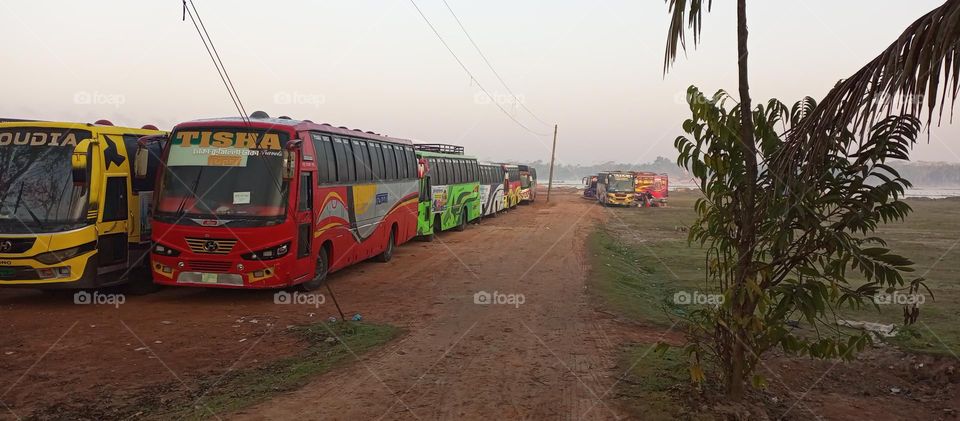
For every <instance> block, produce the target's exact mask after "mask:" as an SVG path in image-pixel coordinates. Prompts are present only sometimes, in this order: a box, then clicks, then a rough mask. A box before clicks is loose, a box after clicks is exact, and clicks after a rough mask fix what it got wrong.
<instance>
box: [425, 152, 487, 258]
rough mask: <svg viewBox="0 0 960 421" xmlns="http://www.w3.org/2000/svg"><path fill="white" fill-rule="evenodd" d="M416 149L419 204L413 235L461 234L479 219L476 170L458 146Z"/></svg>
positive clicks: (480, 206) (478, 182)
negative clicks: (415, 232) (454, 232)
mask: <svg viewBox="0 0 960 421" xmlns="http://www.w3.org/2000/svg"><path fill="white" fill-rule="evenodd" d="M415 146H416V153H417V163H418V168H419V170H418V176H419V178H420V204H419V218H418V222H417V235H419V236H422V237H424V238H426V239H428V240H433V236H434V235H435V234H437V233H439V232H441V231H446V230H449V229H452V228H455V229H456V230H457V231H463V230H465V229H466V228H467V223H469V222H471V221H474V220H476V219H478V218H480V216H481V213H482V212H483V210H482V205H483V204H482V202H481V200H480V167H479V165H478V164H477V159H476V158H471V157H468V156H464V155H463V147H462V146H453V145H439V144H420V145H415Z"/></svg>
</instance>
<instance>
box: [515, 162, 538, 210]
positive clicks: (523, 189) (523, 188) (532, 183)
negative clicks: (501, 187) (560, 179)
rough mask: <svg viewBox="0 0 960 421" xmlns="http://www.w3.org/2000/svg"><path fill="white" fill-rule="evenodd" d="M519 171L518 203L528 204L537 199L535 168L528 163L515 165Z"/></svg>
mask: <svg viewBox="0 0 960 421" xmlns="http://www.w3.org/2000/svg"><path fill="white" fill-rule="evenodd" d="M517 169H518V170H519V171H520V203H523V204H530V203H533V202H535V201H536V200H537V169H536V168H533V167H531V166H529V165H517Z"/></svg>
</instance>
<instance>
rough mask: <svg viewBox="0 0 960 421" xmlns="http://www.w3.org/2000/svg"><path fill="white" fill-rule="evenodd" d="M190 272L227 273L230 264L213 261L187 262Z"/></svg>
mask: <svg viewBox="0 0 960 421" xmlns="http://www.w3.org/2000/svg"><path fill="white" fill-rule="evenodd" d="M187 265H188V266H189V268H190V270H194V271H197V272H221V273H225V272H229V271H230V266H231V263H230V262H229V261H223V262H218V261H213V260H193V261H189V262H187Z"/></svg>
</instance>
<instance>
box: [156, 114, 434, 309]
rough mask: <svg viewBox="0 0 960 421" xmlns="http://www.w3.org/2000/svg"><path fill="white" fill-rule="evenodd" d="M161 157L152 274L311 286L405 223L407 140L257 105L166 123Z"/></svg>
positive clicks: (232, 283) (214, 282)
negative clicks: (243, 111) (273, 113)
mask: <svg viewBox="0 0 960 421" xmlns="http://www.w3.org/2000/svg"><path fill="white" fill-rule="evenodd" d="M139 152H140V151H138V155H139ZM138 158H139V156H138ZM163 164H164V167H163V170H162V172H161V176H160V180H159V182H160V185H159V187H158V189H157V197H156V200H155V208H154V212H153V223H154V228H153V241H154V246H153V253H152V265H153V279H154V282H156V283H159V284H164V285H180V286H198V287H218V288H247V289H254V288H260V289H262V288H283V287H291V286H297V287H298V288H300V289H303V290H312V289H316V288H318V287H319V286H321V285H322V283H323V281H324V280H325V278H326V277H327V275H328V274H329V273H332V272H334V271H337V270H340V269H343V268H345V267H347V266H349V265H351V264H354V263H357V262H360V261H363V260H366V259H368V258H372V257H376V258H377V260H380V261H383V262H386V261H389V260H390V259H391V257H392V256H393V252H394V249H395V247H397V246H399V245H401V244H403V243H405V242H407V241H409V240H410V239H411V238H413V237H414V236H415V235H416V232H417V160H416V156H415V154H414V149H413V144H412V142H410V141H409V140H402V139H395V138H391V137H387V136H381V135H377V134H373V133H370V132H362V131H360V130H349V129H346V128H336V127H332V126H330V125H327V124H315V123H312V122H310V121H306V120H291V119H288V118H279V119H274V118H269V116H267V115H266V114H265V113H262V112H258V113H254V115H253V116H251V118H249V119H245V120H244V119H239V118H220V119H210V120H196V121H191V122H186V123H181V124H179V125H177V126H176V127H175V128H174V129H173V133H172V134H171V136H170V141H169V142H167V147H166V148H164V152H163Z"/></svg>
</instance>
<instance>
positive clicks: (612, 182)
mask: <svg viewBox="0 0 960 421" xmlns="http://www.w3.org/2000/svg"><path fill="white" fill-rule="evenodd" d="M636 195H637V193H636V178H635V177H634V175H633V173H630V172H626V171H613V172H602V173H600V174H597V202H599V203H600V204H601V205H604V206H611V205H614V206H633V204H634V200H635V198H636Z"/></svg>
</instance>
